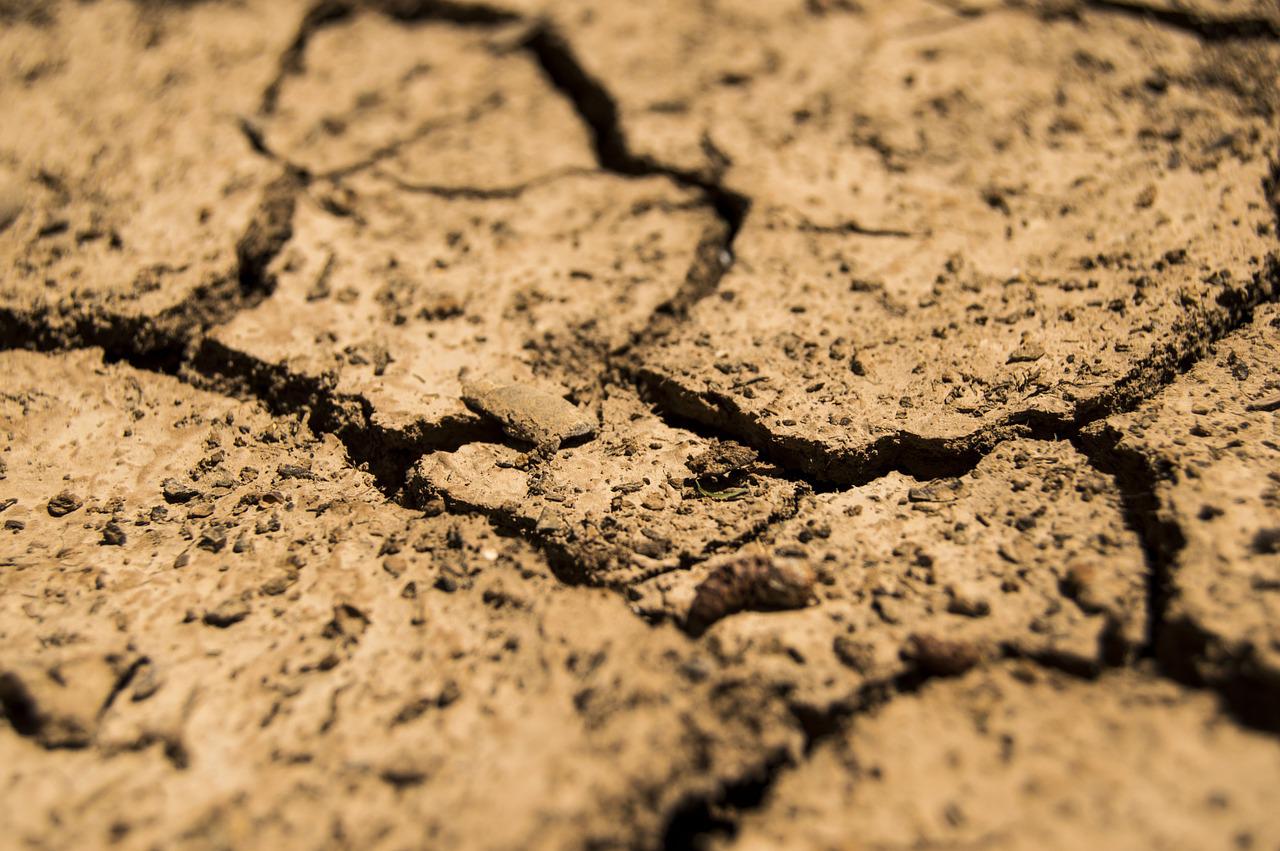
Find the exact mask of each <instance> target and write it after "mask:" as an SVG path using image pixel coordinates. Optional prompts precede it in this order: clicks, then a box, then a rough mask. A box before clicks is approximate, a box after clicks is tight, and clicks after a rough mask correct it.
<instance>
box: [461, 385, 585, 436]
mask: <svg viewBox="0 0 1280 851" xmlns="http://www.w3.org/2000/svg"><path fill="white" fill-rule="evenodd" d="M462 401H463V402H465V403H466V405H467V407H469V408H471V409H472V410H474V411H476V412H477V413H480V414H484V415H486V416H488V417H491V418H493V419H494V420H496V421H497V422H498V423H499V424H500V425H501V426H502V430H503V431H504V432H506V433H507V435H508V436H509V437H513V438H515V439H516V440H523V441H525V442H526V443H532V444H533V445H534V446H535V447H538V448H540V449H541V448H547V449H552V450H554V449H558V448H559V447H560V445H561V444H562V443H564V442H565V441H569V440H580V439H582V438H586V437H591V436H592V435H593V434H595V433H596V424H595V421H594V420H592V419H591V417H590V416H588V415H587V414H586V413H584V412H583V411H581V410H579V409H578V407H577V406H575V405H574V404H573V403H572V402H569V401H568V400H566V399H565V398H564V397H563V396H560V395H557V394H555V393H552V392H548V391H547V390H544V389H542V388H539V387H534V386H531V385H528V384H495V383H494V382H492V381H489V380H487V379H477V380H474V381H463V382H462Z"/></svg>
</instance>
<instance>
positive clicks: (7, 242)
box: [0, 0, 306, 350]
mask: <svg viewBox="0 0 1280 851" xmlns="http://www.w3.org/2000/svg"><path fill="white" fill-rule="evenodd" d="M19 5H30V4H19ZM305 6H306V4H305V3H303V2H299V1H297V0H284V2H275V0H253V2H246V3H234V4H233V3H186V4H160V3H129V2H124V0H106V2H102V3H57V4H55V5H52V6H48V7H47V15H41V16H35V17H33V18H32V19H29V20H17V21H13V22H11V23H10V22H6V23H4V24H3V25H2V26H0V55H3V56H4V57H5V62H4V64H3V66H2V67H0V103H3V104H4V110H5V119H4V121H3V123H2V126H0V163H3V170H4V171H5V172H6V175H5V176H0V182H5V181H8V185H9V189H7V190H6V191H5V192H4V193H3V199H0V220H3V226H0V328H2V329H4V330H5V333H6V334H7V335H9V334H11V335H13V337H12V338H11V339H18V338H19V337H26V338H35V339H40V340H45V341H54V342H60V343H66V342H78V341H81V340H85V339H87V340H89V341H91V342H96V343H102V344H107V345H111V346H121V347H125V346H128V347H132V348H134V349H141V350H145V349H147V348H150V347H155V346H159V345H165V344H168V345H172V344H173V340H174V338H175V337H178V336H180V335H182V334H185V333H187V332H189V331H190V330H192V329H193V328H195V327H199V326H201V325H203V324H205V323H206V322H208V321H210V320H211V319H213V318H214V317H217V316H221V315H225V314H226V312H227V311H228V310H229V309H230V306H232V305H234V304H235V303H236V302H238V300H239V299H240V298H241V297H242V296H243V295H244V293H243V292H242V290H241V283H242V281H241V278H240V272H241V269H240V265H241V262H240V261H241V258H240V257H239V256H238V252H237V244H238V243H239V241H240V240H241V239H242V238H243V237H244V236H245V234H246V233H247V232H248V230H249V228H250V225H251V222H252V221H253V219H254V217H255V216H256V215H257V208H258V205H259V202H260V200H261V197H262V195H263V193H264V192H265V191H266V188H267V187H268V186H269V185H270V183H271V181H272V180H273V179H275V178H276V177H277V176H278V174H279V171H280V169H279V166H278V165H276V164H275V163H272V162H270V161H269V160H267V159H265V158H263V157H261V156H259V155H258V154H256V153H254V152H253V150H252V149H251V148H250V146H249V144H248V143H247V142H246V140H245V137H244V135H243V133H242V132H241V130H240V127H239V122H238V119H237V116H238V115H243V114H248V113H251V112H252V111H253V110H254V108H255V107H256V105H257V99H258V97H259V94H260V92H261V90H262V88H263V87H264V86H266V85H267V83H268V82H269V81H270V79H271V78H272V76H273V75H274V74H275V72H276V62H277V56H278V55H279V53H280V52H281V51H282V50H283V49H284V47H285V46H286V45H287V44H288V41H289V39H290V38H291V36H292V32H293V31H294V30H295V29H296V27H297V23H298V21H299V20H300V19H301V17H302V14H303V12H304V11H305ZM248 280H249V278H248V276H247V277H246V282H248Z"/></svg>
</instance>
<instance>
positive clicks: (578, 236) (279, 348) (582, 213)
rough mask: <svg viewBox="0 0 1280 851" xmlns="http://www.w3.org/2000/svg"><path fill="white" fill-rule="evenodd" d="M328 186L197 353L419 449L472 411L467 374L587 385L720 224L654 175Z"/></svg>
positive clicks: (301, 209) (585, 389)
mask: <svg viewBox="0 0 1280 851" xmlns="http://www.w3.org/2000/svg"><path fill="white" fill-rule="evenodd" d="M335 191H339V192H340V193H341V203H342V204H343V208H344V213H343V215H341V216H335V215H334V214H333V212H332V211H331V210H327V209H325V207H324V198H323V197H317V196H316V195H315V194H314V193H309V194H308V195H307V196H306V197H304V198H303V199H302V200H301V201H300V202H299V205H298V210H297V213H296V218H295V222H294V233H295V236H294V239H293V240H292V242H291V243H290V244H289V246H288V247H287V248H286V249H285V250H284V251H283V252H282V253H281V255H280V257H279V258H278V259H277V261H276V265H275V266H274V267H273V272H274V274H275V276H276V278H277V280H278V285H277V290H276V292H275V294H274V295H273V296H272V297H271V298H270V299H268V300H266V301H264V302H263V303H262V304H261V305H259V306H258V307H256V308H254V309H252V310H248V311H245V312H243V313H241V314H240V315H238V316H237V317H236V318H235V319H234V320H232V321H231V322H230V323H228V324H227V325H225V326H223V327H222V328H219V329H218V330H217V331H216V332H215V333H214V334H213V335H212V336H211V341H210V343H209V344H208V346H209V352H208V354H209V356H210V358H211V359H212V360H214V361H222V360H231V361H233V362H235V361H248V362H249V363H251V364H252V365H253V368H257V369H262V370H266V371H269V372H271V373H274V374H279V375H283V376H284V377H285V379H284V380H295V381H298V380H300V381H302V382H304V383H307V382H310V383H323V384H324V385H326V386H328V387H331V388H332V390H334V391H336V392H337V393H338V394H340V395H342V396H347V397H358V398H360V399H362V400H364V401H365V402H366V403H367V404H368V406H369V407H370V409H371V415H370V416H371V420H372V424H373V425H375V426H376V427H377V428H379V429H381V430H382V431H384V432H387V433H390V434H393V435H396V436H399V437H400V438H401V439H403V440H405V441H420V442H425V443H426V444H427V445H430V443H431V442H432V441H433V440H435V441H440V440H442V439H448V438H451V437H452V436H453V435H457V434H458V433H459V432H460V430H461V429H462V428H464V427H469V426H474V425H476V424H478V423H479V422H480V419H479V417H478V416H477V415H476V414H475V413H473V412H472V411H471V410H469V409H468V408H467V406H466V405H465V404H464V402H463V399H462V382H463V381H465V380H467V379H480V380H492V381H495V382H496V383H500V384H501V383H508V382H510V381H513V380H515V381H532V380H534V378H535V373H537V374H540V375H542V376H545V377H546V379H547V380H548V381H550V382H552V383H553V388H554V383H556V382H558V383H559V384H560V386H561V389H560V392H561V393H564V392H566V390H565V388H568V389H576V390H578V391H579V392H580V393H583V394H589V393H592V392H593V391H594V389H595V387H596V383H597V380H598V378H599V376H600V374H601V372H602V370H603V369H604V368H605V364H604V363H602V362H601V361H600V354H601V353H603V352H608V351H610V350H612V349H613V348H616V347H619V346H623V345H625V344H626V343H628V342H629V341H630V339H631V336H632V335H633V334H636V333H638V332H639V331H640V330H642V329H643V328H644V327H645V325H646V323H647V322H648V320H649V317H650V316H651V315H652V314H653V312H654V311H655V310H657V309H658V308H659V307H661V306H662V305H664V304H665V303H667V302H669V301H671V300H672V299H674V298H676V297H677V295H678V294H679V293H680V291H681V288H682V287H683V286H684V283H685V279H686V278H687V277H688V276H689V275H690V274H691V272H692V271H695V267H698V264H699V262H700V260H701V258H702V256H703V255H704V254H705V253H706V251H707V249H706V248H705V247H704V246H705V245H708V244H711V243H714V241H715V238H716V236H717V235H718V234H719V233H720V232H721V231H722V226H721V224H720V223H719V221H718V220H717V219H716V218H715V216H714V214H713V213H712V211H711V209H710V207H709V206H707V205H705V204H702V203H700V200H699V198H698V196H697V195H696V194H694V193H692V192H690V191H688V190H683V189H680V188H678V187H676V186H674V185H672V184H671V183H670V181H667V180H664V179H661V178H653V179H648V180H638V181H632V180H624V179H622V178H618V177H615V176H612V175H607V174H604V173H599V172H596V173H583V174H578V175H569V176H564V177H562V178H560V179H557V180H554V181H549V182H545V183H541V184H538V185H534V186H530V187H529V188H528V189H526V190H525V191H523V192H522V193H520V194H518V195H517V196H515V197H511V198H486V199H478V198H467V197H441V196H440V195H439V194H436V193H430V192H415V191H405V190H403V189H401V188H399V187H398V186H397V185H396V184H394V183H392V182H389V181H387V180H385V179H382V178H375V177H364V176H360V177H355V178H351V179H350V180H348V181H345V182H344V183H343V184H342V187H341V189H340V190H335ZM699 268H700V267H699Z"/></svg>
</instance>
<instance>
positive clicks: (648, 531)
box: [408, 391, 804, 587]
mask: <svg viewBox="0 0 1280 851" xmlns="http://www.w3.org/2000/svg"><path fill="white" fill-rule="evenodd" d="M600 420H601V425H600V427H599V434H598V435H597V436H596V438H595V439H594V440H592V441H591V442H589V443H586V444H584V445H582V446H577V447H573V448H568V449H562V450H561V451H560V452H557V453H555V454H554V455H552V456H549V457H545V458H541V459H538V458H529V457H528V456H525V455H524V454H523V453H522V452H520V451H519V450H517V449H515V448H512V447H510V446H506V445H503V444H498V443H486V442H474V443H469V444H467V445H465V446H462V447H460V448H458V449H457V450H453V451H438V452H431V453H427V454H426V455H424V456H423V457H422V458H421V460H419V461H418V463H417V464H415V465H414V467H413V469H412V470H411V471H410V474H409V482H408V489H409V491H410V492H411V493H412V494H413V495H414V497H415V498H416V499H417V500H418V502H419V503H420V504H428V503H430V502H431V501H432V500H435V499H443V500H444V503H445V504H446V505H448V506H450V507H452V508H454V509H455V510H466V511H478V512H481V513H483V514H485V515H487V516H489V517H491V518H493V519H494V520H495V521H496V522H497V523H499V524H500V525H506V526H510V527H514V528H518V529H521V530H523V531H524V532H525V534H528V535H530V536H532V537H533V538H534V539H535V540H537V541H538V542H539V543H540V544H542V546H543V547H544V549H545V550H547V551H548V552H549V553H551V554H553V561H554V566H555V568H556V569H557V571H558V572H560V573H561V575H563V576H565V577H566V578H570V579H572V580H573V581H577V582H581V581H586V582H590V583H592V584H600V585H610V586H615V587H627V586H630V585H633V584H634V583H636V582H639V581H641V580H644V579H647V578H650V577H652V576H654V575H657V574H662V573H670V572H673V571H676V572H679V571H681V570H682V569H684V568H686V567H687V566H688V565H689V564H691V563H693V562H696V561H699V560H702V559H704V558H706V557H707V556H709V555H712V554H714V553H715V552H717V551H732V550H734V549H736V548H737V547H739V546H741V544H742V543H743V542H744V541H746V540H749V539H750V538H752V537H754V536H755V535H757V534H759V533H760V532H761V531H762V530H764V529H765V528H767V527H768V526H769V525H770V524H771V523H774V522H776V521H778V520H779V519H782V518H786V517H789V516H791V514H792V513H794V511H795V508H796V498H797V496H798V494H799V493H802V492H803V490H804V489H803V487H802V486H797V485H796V484H795V483H793V482H788V481H785V480H782V479H779V478H777V477H776V476H774V475H772V474H771V469H770V467H769V466H768V465H767V464H758V463H755V462H751V463H744V464H743V466H741V467H739V468H738V469H736V470H733V471H729V470H728V469H727V468H725V467H724V466H723V465H721V471H720V472H719V473H718V474H717V475H716V476H715V477H710V476H705V475H703V474H702V473H700V472H699V471H705V469H706V461H707V458H708V454H709V453H714V454H727V455H730V456H734V455H735V453H734V452H732V451H730V452H728V453H716V450H718V449H719V445H718V444H717V443H716V442H715V441H712V440H707V439H705V438H701V437H698V436H697V435H695V434H693V433H692V432H689V431H685V430H683V429H679V428H675V427H672V426H669V425H667V424H665V423H664V422H663V421H662V420H660V419H659V418H658V417H656V416H655V415H654V414H653V413H651V412H650V411H649V410H648V409H647V408H645V407H644V406H643V405H642V404H641V403H640V402H639V400H638V399H636V398H635V396H634V395H632V394H630V393H628V392H626V391H614V392H613V393H612V394H611V395H610V396H609V397H607V398H606V399H604V400H603V402H602V403H601V408H600ZM739 460H744V459H742V458H741V457H740V456H739ZM700 476H701V477H700Z"/></svg>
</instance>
